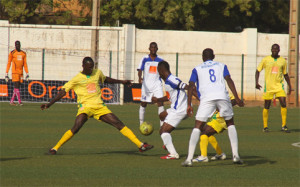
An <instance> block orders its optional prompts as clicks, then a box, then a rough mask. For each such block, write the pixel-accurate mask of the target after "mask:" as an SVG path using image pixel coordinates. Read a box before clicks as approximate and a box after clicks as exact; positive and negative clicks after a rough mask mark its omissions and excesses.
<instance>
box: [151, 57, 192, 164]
mask: <svg viewBox="0 0 300 187" xmlns="http://www.w3.org/2000/svg"><path fill="white" fill-rule="evenodd" d="M157 70H158V73H159V75H160V77H161V78H162V79H163V80H164V81H165V90H166V91H167V92H168V93H169V95H170V98H168V97H167V96H164V97H160V98H157V97H152V102H153V103H156V102H165V101H169V100H170V101H171V106H170V108H169V109H167V110H165V111H163V112H162V113H160V115H159V117H160V120H161V121H163V125H162V126H161V128H160V131H159V133H160V136H161V139H162V140H163V142H164V146H165V147H166V149H167V150H168V152H169V153H170V154H168V155H166V156H163V157H160V158H161V159H179V154H178V153H177V151H176V149H175V147H174V145H173V142H172V136H171V134H170V133H171V132H172V131H173V130H174V129H175V128H176V127H177V126H178V124H179V123H180V122H181V120H183V119H185V118H186V117H187V94H186V92H185V90H186V89H187V88H188V86H187V85H186V84H185V83H183V82H182V81H181V80H180V79H179V78H178V77H176V76H174V75H172V74H171V72H170V66H169V64H168V62H166V61H161V62H159V64H158V66H157ZM195 94H197V93H195Z"/></svg>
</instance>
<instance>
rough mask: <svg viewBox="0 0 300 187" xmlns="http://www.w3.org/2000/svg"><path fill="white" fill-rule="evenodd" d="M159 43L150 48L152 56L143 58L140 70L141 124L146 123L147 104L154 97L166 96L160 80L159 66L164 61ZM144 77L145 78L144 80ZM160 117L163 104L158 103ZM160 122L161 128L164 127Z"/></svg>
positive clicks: (152, 43)
mask: <svg viewBox="0 0 300 187" xmlns="http://www.w3.org/2000/svg"><path fill="white" fill-rule="evenodd" d="M157 50H158V47H157V43H155V42H151V43H150V46H149V51H150V54H149V55H147V56H145V57H143V59H142V60H141V63H140V65H139V67H138V68H137V70H138V77H139V83H140V84H142V98H141V106H140V109H139V120H140V124H142V123H143V122H144V119H145V112H146V107H147V103H151V99H152V96H154V97H157V98H161V97H163V96H164V92H163V87H162V82H161V80H160V79H159V74H158V72H157V65H158V63H159V62H160V61H162V60H163V59H162V58H161V57H159V56H158V55H157ZM142 76H143V78H142ZM157 106H158V115H159V114H160V113H161V112H163V111H164V106H163V102H158V103H157ZM162 123H163V122H162V121H160V126H162Z"/></svg>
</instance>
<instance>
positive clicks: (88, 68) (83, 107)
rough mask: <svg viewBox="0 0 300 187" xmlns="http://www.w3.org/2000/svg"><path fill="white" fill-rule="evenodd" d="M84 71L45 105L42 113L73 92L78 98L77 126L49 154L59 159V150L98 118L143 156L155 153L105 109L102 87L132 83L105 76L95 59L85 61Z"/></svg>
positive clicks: (88, 58) (150, 146) (87, 58)
mask: <svg viewBox="0 0 300 187" xmlns="http://www.w3.org/2000/svg"><path fill="white" fill-rule="evenodd" d="M82 67H83V71H82V72H80V73H78V74H77V75H76V76H75V77H74V78H72V79H71V80H70V81H69V82H67V83H66V84H65V85H64V86H63V87H62V89H61V91H60V92H59V93H58V94H57V95H56V96H55V97H54V98H53V99H52V100H51V101H50V102H49V103H47V104H42V105H41V109H42V110H44V109H47V108H49V107H50V106H51V105H53V104H54V103H55V102H56V101H58V100H60V99H61V98H63V97H64V96H65V95H66V93H67V92H69V91H70V90H71V89H73V90H74V91H75V93H76V94H77V102H78V107H79V109H78V113H77V117H76V120H75V124H74V126H73V127H72V128H71V129H70V130H68V131H67V132H66V133H65V134H64V135H63V136H62V138H61V139H60V140H59V141H58V143H57V144H56V145H55V146H54V147H53V148H51V149H50V150H49V152H48V154H51V155H55V154H56V152H57V151H58V149H59V148H60V147H61V146H62V145H63V144H64V143H66V142H67V141H68V140H70V139H71V138H72V137H73V135H75V134H76V133H77V132H78V131H79V130H80V128H81V127H82V126H83V125H84V123H85V122H86V121H87V120H88V118H91V117H94V118H95V119H96V120H99V121H103V122H105V123H108V124H110V125H112V126H113V127H115V128H117V129H118V130H119V131H120V132H121V133H122V134H123V135H124V136H125V137H127V138H128V139H129V140H131V141H132V142H133V143H134V144H135V145H136V146H137V147H138V148H139V151H140V152H144V151H147V150H149V149H152V148H153V146H152V145H149V144H147V143H142V142H141V141H140V140H139V139H138V138H137V137H136V136H135V135H134V134H133V132H132V131H131V130H130V129H129V128H128V127H127V126H125V125H124V124H123V123H122V121H120V120H119V119H118V117H117V116H115V115H114V114H113V113H112V112H111V111H110V110H109V109H108V108H107V106H106V105H105V103H104V102H103V101H102V99H101V90H100V86H99V84H100V83H101V84H103V83H113V84H114V83H121V84H124V85H125V84H126V85H131V81H130V80H117V79H113V78H110V77H106V76H105V75H103V73H102V71H101V70H99V69H94V61H93V59H92V58H91V57H85V58H84V59H83V61H82Z"/></svg>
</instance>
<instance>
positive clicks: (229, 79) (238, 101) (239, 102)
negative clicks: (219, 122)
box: [224, 75, 244, 107]
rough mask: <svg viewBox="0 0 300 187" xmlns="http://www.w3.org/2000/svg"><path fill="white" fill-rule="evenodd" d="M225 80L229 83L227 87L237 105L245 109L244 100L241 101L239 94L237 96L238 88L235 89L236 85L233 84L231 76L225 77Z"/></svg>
mask: <svg viewBox="0 0 300 187" xmlns="http://www.w3.org/2000/svg"><path fill="white" fill-rule="evenodd" d="M224 78H225V80H226V82H227V85H228V87H229V88H230V90H231V92H232V94H233V96H234V98H235V100H236V103H237V105H239V106H240V107H243V106H244V102H243V101H242V100H240V98H239V96H238V94H237V91H236V88H235V84H234V82H233V80H232V79H231V77H230V75H226V76H225V77H224Z"/></svg>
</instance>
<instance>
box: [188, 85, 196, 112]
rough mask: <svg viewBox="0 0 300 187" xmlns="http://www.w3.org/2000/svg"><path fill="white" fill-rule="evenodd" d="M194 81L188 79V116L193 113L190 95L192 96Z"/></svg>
mask: <svg viewBox="0 0 300 187" xmlns="http://www.w3.org/2000/svg"><path fill="white" fill-rule="evenodd" d="M195 88H196V87H195V83H194V82H192V81H190V82H189V86H188V89H187V90H188V94H187V95H188V107H187V114H188V116H192V115H193V107H192V97H193V91H194V89H195Z"/></svg>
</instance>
